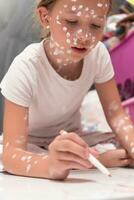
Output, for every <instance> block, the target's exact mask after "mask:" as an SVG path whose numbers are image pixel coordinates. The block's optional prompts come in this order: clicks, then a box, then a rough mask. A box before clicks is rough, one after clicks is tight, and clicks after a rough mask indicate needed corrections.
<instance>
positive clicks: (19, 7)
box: [0, 0, 134, 133]
mask: <svg viewBox="0 0 134 200" xmlns="http://www.w3.org/2000/svg"><path fill="white" fill-rule="evenodd" d="M35 4H36V1H35V0H21V1H18V0H6V1H5V0H0V81H1V79H2V78H3V76H4V74H5V73H6V71H7V70H8V68H9V66H10V64H11V62H12V61H13V59H14V57H15V56H16V55H18V54H19V53H20V52H21V51H22V50H23V49H24V48H25V47H26V46H27V45H29V44H30V43H33V42H38V41H40V28H39V26H38V25H37V23H36V17H35V14H34V12H35ZM133 13H134V0H129V1H126V0H113V5H112V10H111V12H110V14H109V17H108V20H107V24H106V26H105V31H104V35H103V39H102V41H103V42H104V44H105V45H106V47H107V49H108V50H109V52H110V55H111V58H112V59H113V63H114V67H115V68H118V66H119V67H120V65H121V63H120V62H121V59H120V57H118V56H117V55H118V54H119V55H120V53H121V49H122V46H121V47H120V45H122V44H125V46H127V49H126V50H125V53H124V52H123V54H122V56H124V54H125V55H126V57H127V54H129V46H130V43H134V41H133V40H134V39H133V38H134V36H133V35H134V34H133V28H134V23H133V22H134V15H133ZM128 38H129V39H128ZM126 40H128V41H129V42H128V44H127V42H126ZM117 47H118V48H117ZM123 48H124V49H125V47H124V46H123ZM133 48H134V47H133V46H132V47H131V48H130V51H132V50H134V49H133ZM115 49H116V51H117V52H115ZM132 57H133V56H131V58H127V59H129V60H131V64H130V65H131V67H132V64H133V65H134V62H133V58H132ZM124 62H127V61H126V60H125V61H124V60H123V63H124ZM127 67H128V66H125V68H127ZM124 70H125V69H124ZM121 73H122V72H121V71H120V69H118V70H117V77H116V80H117V84H118V88H119V91H120V95H121V99H122V101H124V100H127V99H129V98H131V97H133V96H134V89H133V88H134V87H133V85H134V84H133V80H134V79H133V77H129V75H128V77H127V76H126V75H125V77H123V78H120V77H118V74H121ZM125 74H126V70H125ZM131 74H132V73H131ZM126 81H127V82H126ZM124 84H125V86H124ZM125 87H126V89H125ZM2 116H3V99H2V96H1V95H0V133H1V132H2Z"/></svg>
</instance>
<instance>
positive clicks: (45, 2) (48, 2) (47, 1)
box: [37, 0, 113, 12]
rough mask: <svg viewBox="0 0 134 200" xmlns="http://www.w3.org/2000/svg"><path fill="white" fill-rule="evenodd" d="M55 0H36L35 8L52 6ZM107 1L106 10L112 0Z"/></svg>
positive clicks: (110, 6)
mask: <svg viewBox="0 0 134 200" xmlns="http://www.w3.org/2000/svg"><path fill="white" fill-rule="evenodd" d="M56 1H57V0H38V4H37V8H40V7H42V6H43V7H46V8H48V9H49V8H52V7H53V5H54V4H55V3H56ZM108 1H109V10H108V12H109V11H110V10H111V8H112V1H113V0H108Z"/></svg>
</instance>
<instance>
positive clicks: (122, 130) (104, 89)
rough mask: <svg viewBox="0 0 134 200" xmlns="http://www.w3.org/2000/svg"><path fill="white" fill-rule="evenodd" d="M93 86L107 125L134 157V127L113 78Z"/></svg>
mask: <svg viewBox="0 0 134 200" xmlns="http://www.w3.org/2000/svg"><path fill="white" fill-rule="evenodd" d="M95 86H96V90H97V93H98V95H99V98H100V101H101V104H102V107H103V110H104V113H105V116H106V119H107V122H108V124H109V126H110V127H111V129H112V130H113V132H114V133H115V134H116V136H117V138H118V140H119V142H120V144H121V145H122V146H123V147H124V148H125V149H126V150H127V151H128V154H129V155H130V156H131V157H132V158H134V151H133V150H134V127H133V124H132V122H131V120H130V118H129V117H128V115H127V114H126V113H125V112H124V110H123V108H122V105H121V101H120V97H119V94H118V90H117V87H116V84H115V81H114V79H111V80H110V81H108V82H105V83H101V84H96V85H95Z"/></svg>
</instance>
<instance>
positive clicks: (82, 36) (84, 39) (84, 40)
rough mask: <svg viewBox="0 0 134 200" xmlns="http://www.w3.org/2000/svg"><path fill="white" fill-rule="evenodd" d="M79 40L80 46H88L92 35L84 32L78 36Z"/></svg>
mask: <svg viewBox="0 0 134 200" xmlns="http://www.w3.org/2000/svg"><path fill="white" fill-rule="evenodd" d="M77 39H78V42H79V43H80V44H83V45H85V44H88V43H89V42H90V40H91V33H89V32H87V31H82V32H81V34H77Z"/></svg>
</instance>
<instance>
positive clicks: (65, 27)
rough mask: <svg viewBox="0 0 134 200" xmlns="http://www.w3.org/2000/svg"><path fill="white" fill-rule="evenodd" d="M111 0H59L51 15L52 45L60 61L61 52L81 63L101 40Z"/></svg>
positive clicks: (69, 58) (53, 52)
mask: <svg viewBox="0 0 134 200" xmlns="http://www.w3.org/2000/svg"><path fill="white" fill-rule="evenodd" d="M108 9H109V3H108V0H92V1H90V0H57V2H56V4H55V6H54V8H53V9H52V10H51V11H50V12H49V16H50V24H49V25H50V32H51V42H50V47H51V51H52V54H53V55H55V56H57V59H59V63H60V62H62V59H61V57H62V55H63V54H64V56H66V59H68V60H69V61H71V60H72V61H74V62H78V61H80V60H81V59H83V58H84V56H85V55H87V54H88V53H89V51H91V50H92V49H93V48H94V47H95V46H96V44H97V43H98V41H100V40H101V37H102V33H103V28H104V24H105V21H106V15H107V12H108Z"/></svg>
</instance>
